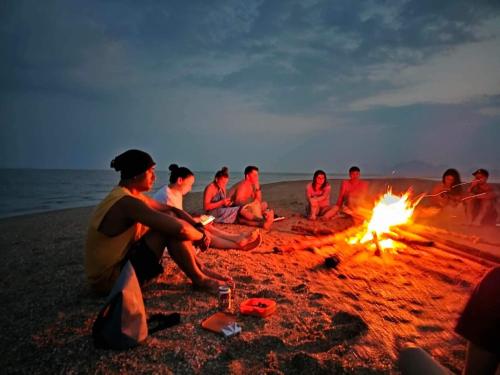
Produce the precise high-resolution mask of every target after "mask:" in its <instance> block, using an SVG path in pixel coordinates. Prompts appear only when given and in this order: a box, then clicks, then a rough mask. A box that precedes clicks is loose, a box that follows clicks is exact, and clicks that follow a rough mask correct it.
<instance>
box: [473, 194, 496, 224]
mask: <svg viewBox="0 0 500 375" xmlns="http://www.w3.org/2000/svg"><path fill="white" fill-rule="evenodd" d="M478 207H479V208H478V212H477V215H476V217H475V218H474V221H473V222H472V225H477V226H479V225H482V224H483V220H484V218H485V216H486V215H487V214H488V213H489V212H490V211H491V210H492V209H493V203H492V201H491V200H489V199H478Z"/></svg>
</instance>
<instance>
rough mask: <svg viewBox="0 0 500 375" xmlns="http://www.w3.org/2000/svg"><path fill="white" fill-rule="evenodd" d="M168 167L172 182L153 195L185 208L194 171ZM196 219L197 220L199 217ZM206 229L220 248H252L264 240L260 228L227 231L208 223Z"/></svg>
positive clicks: (165, 202) (164, 201)
mask: <svg viewBox="0 0 500 375" xmlns="http://www.w3.org/2000/svg"><path fill="white" fill-rule="evenodd" d="M168 169H169V170H170V179H169V182H170V183H169V184H168V185H165V186H162V187H161V188H160V189H158V191H157V192H156V193H155V194H154V195H153V199H155V200H156V201H158V202H160V203H162V204H166V205H168V206H172V207H176V208H178V209H180V210H184V208H183V197H184V195H186V194H187V193H189V192H190V191H191V189H192V187H193V184H194V181H195V177H194V173H193V172H191V171H190V170H189V169H188V168H186V167H179V166H178V165H177V164H171V165H170V166H169V167H168ZM194 219H195V220H197V218H194ZM197 221H199V220H197ZM205 230H206V231H207V232H209V234H210V235H211V238H212V242H211V244H212V246H213V247H215V248H218V249H239V250H252V249H254V248H256V247H257V246H259V245H260V244H261V242H262V235H261V234H260V231H259V230H258V229H257V230H254V231H251V232H249V233H241V234H238V233H229V232H225V231H223V230H221V229H218V228H216V227H215V226H214V225H213V224H208V225H206V226H205Z"/></svg>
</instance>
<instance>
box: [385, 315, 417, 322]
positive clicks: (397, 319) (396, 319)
mask: <svg viewBox="0 0 500 375" xmlns="http://www.w3.org/2000/svg"><path fill="white" fill-rule="evenodd" d="M383 318H384V320H386V321H388V322H391V323H410V322H411V320H409V319H405V318H401V317H398V316H391V315H384V316H383Z"/></svg>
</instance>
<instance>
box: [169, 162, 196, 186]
mask: <svg viewBox="0 0 500 375" xmlns="http://www.w3.org/2000/svg"><path fill="white" fill-rule="evenodd" d="M168 169H169V170H170V179H169V181H170V183H171V184H175V183H176V182H177V179H178V178H188V177H189V176H194V173H193V172H191V171H190V170H189V168H186V167H179V166H178V165H177V164H170V165H169V167H168Z"/></svg>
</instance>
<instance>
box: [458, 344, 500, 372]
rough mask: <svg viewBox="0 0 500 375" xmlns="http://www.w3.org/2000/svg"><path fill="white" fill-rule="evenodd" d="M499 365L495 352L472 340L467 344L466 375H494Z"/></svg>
mask: <svg viewBox="0 0 500 375" xmlns="http://www.w3.org/2000/svg"><path fill="white" fill-rule="evenodd" d="M499 366H500V363H499V362H498V358H497V356H495V354H493V353H490V352H487V351H486V350H483V349H481V348H480V347H478V346H477V345H474V344H472V343H471V342H469V343H468V344H467V353H466V356H465V368H464V371H463V374H464V375H473V374H485V375H494V374H495V373H496V371H497V369H498V368H499Z"/></svg>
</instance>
